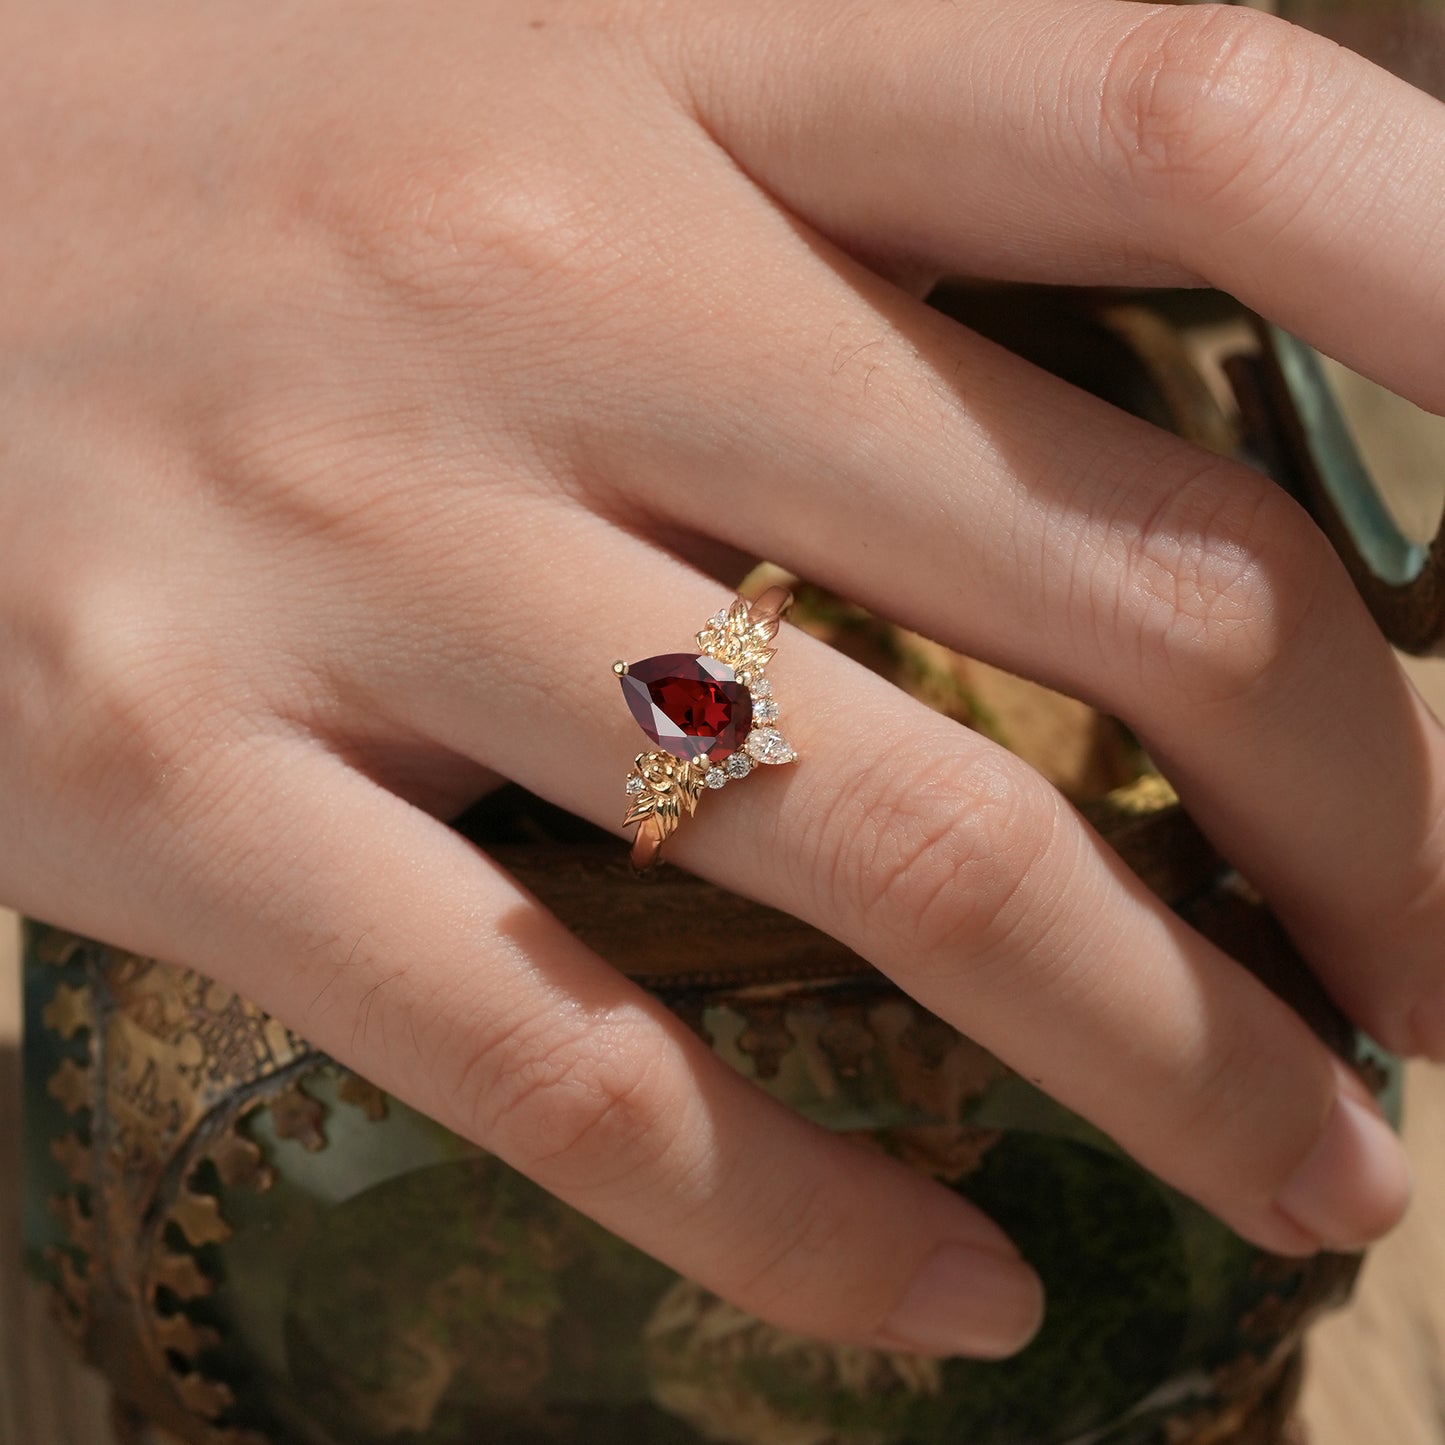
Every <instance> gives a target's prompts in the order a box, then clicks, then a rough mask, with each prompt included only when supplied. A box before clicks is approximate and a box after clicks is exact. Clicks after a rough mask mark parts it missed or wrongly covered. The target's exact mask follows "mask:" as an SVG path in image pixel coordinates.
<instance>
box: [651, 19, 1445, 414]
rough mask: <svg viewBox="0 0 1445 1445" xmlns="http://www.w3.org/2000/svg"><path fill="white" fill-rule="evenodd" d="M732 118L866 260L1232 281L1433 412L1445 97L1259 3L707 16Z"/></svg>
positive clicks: (1102, 278)
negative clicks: (1264, 9)
mask: <svg viewBox="0 0 1445 1445" xmlns="http://www.w3.org/2000/svg"><path fill="white" fill-rule="evenodd" d="M694 18H695V19H696V20H697V22H698V23H697V24H696V25H695V26H694V27H693V28H692V29H691V30H690V32H689V40H688V42H687V43H686V44H684V45H683V46H681V47H679V49H678V50H677V52H676V57H675V64H676V68H677V72H678V74H679V75H680V76H681V77H682V79H683V81H684V82H685V87H686V93H687V96H688V102H689V104H691V105H693V106H694V107H695V108H696V111H697V113H698V115H699V118H700V119H701V120H702V121H703V123H704V125H705V126H706V128H707V130H708V131H709V133H710V134H711V135H713V136H715V137H716V138H717V140H718V141H719V143H720V144H721V145H722V146H724V147H725V148H726V149H727V150H728V151H729V152H730V153H731V154H732V155H733V157H734V158H735V159H736V160H737V161H738V162H739V163H740V164H741V165H742V166H743V167H744V168H745V169H746V170H747V171H748V172H749V173H750V174H751V175H752V176H753V177H754V178H755V179H756V180H758V181H759V182H760V183H761V184H763V185H764V186H765V187H766V188H767V190H768V191H769V192H770V193H771V194H773V195H774V196H776V197H777V198H778V199H779V200H781V201H782V202H783V203H784V204H785V205H786V206H788V207H789V208H790V209H792V210H793V211H794V212H796V213H797V214H798V215H799V216H801V217H803V218H804V219H806V220H808V221H809V222H810V223H811V224H813V225H814V226H816V227H817V228H818V229H819V230H821V231H823V232H824V233H825V234H826V235H828V236H830V237H831V238H832V239H833V240H835V241H837V242H839V243H840V244H842V245H843V246H845V247H847V248H848V249H850V250H852V251H854V252H855V253H856V254H860V255H862V256H864V257H867V258H879V257H882V258H888V259H889V260H890V261H891V262H893V263H894V264H896V263H897V262H899V261H907V262H908V263H909V264H912V265H915V266H920V267H923V268H925V269H931V270H933V271H934V272H936V273H941V274H956V273H963V274H970V275H986V276H991V277H996V278H999V279H1008V280H1033V281H1051V282H1071V283H1078V284H1100V283H1111V284H1112V283H1132V284H1145V285H1155V284H1181V283H1190V282H1198V281H1200V280H1203V281H1207V282H1208V283H1210V284H1212V285H1214V286H1217V287H1219V288H1220V289H1222V290H1225V291H1229V292H1231V293H1232V294H1234V295H1236V296H1238V297H1239V298H1240V299H1241V300H1243V301H1244V302H1246V303H1247V304H1248V305H1250V306H1251V307H1253V308H1254V309H1256V310H1258V311H1260V312H1261V313H1263V314H1265V315H1268V316H1270V317H1271V318H1272V319H1274V320H1275V321H1277V322H1279V323H1280V324H1281V325H1283V326H1285V327H1287V328H1289V329H1290V330H1292V331H1293V332H1295V333H1296V334H1297V335H1299V336H1301V337H1303V338H1304V339H1306V340H1308V341H1309V342H1311V343H1312V344H1314V345H1316V346H1318V347H1319V348H1320V349H1321V350H1323V351H1326V352H1328V353H1329V354H1331V355H1333V356H1335V357H1337V358H1339V359H1340V360H1341V361H1343V362H1345V363H1346V364H1348V365H1350V366H1352V367H1354V368H1355V369H1357V370H1359V371H1362V372H1364V373H1365V374H1367V375H1369V376H1372V377H1374V378H1375V379H1376V380H1378V381H1380V382H1382V383H1383V384H1384V385H1386V386H1388V387H1390V388H1392V389H1393V390H1395V391H1398V392H1400V393H1401V394H1403V395H1406V396H1409V397H1410V398H1411V399H1412V400H1414V401H1416V402H1418V403H1419V404H1420V405H1422V406H1425V407H1428V408H1430V409H1431V410H1434V411H1441V410H1445V370H1442V368H1441V367H1440V366H1439V364H1438V363H1439V354H1440V342H1439V337H1440V334H1441V329H1442V324H1445V264H1442V256H1445V234H1442V231H1445V220H1442V213H1441V209H1440V204H1439V197H1440V196H1441V195H1442V194H1445V106H1442V105H1441V104H1440V103H1439V102H1438V101H1436V100H1435V99H1433V98H1432V97H1430V96H1428V95H1426V94H1425V93H1424V92H1422V91H1419V90H1416V89H1415V88H1414V87H1413V86H1411V85H1408V84H1407V83H1406V82H1404V81H1402V80H1399V79H1397V78H1395V77H1394V76H1392V75H1390V74H1389V73H1387V72H1386V71H1384V70H1381V69H1380V68H1378V67H1377V66H1375V65H1372V64H1371V63H1370V62H1368V61H1366V60H1364V59H1362V58H1361V57H1359V56H1357V55H1355V54H1354V53H1352V52H1350V51H1348V50H1345V49H1343V48H1342V47H1340V46H1339V45H1336V44H1335V43H1334V42H1333V41H1331V40H1327V39H1325V38H1323V37H1321V36H1318V35H1314V34H1312V33H1310V32H1308V31H1305V30H1302V29H1300V28H1299V27H1297V26H1294V25H1291V24H1289V23H1288V22H1286V21H1283V20H1278V19H1276V18H1275V17H1273V16H1270V15H1266V14H1263V13H1261V12H1259V11H1255V10H1250V9H1245V8H1240V7H1235V6H1226V5H1171V4H1164V5H1141V4H1137V3H1134V0H1084V3H1073V0H1040V3H1027V4H1019V5H1010V6H1008V7H1006V8H1005V9H1003V10H1000V9H999V7H998V6H996V5H991V4H985V3H981V0H961V3H957V4H951V5H937V4H933V3H930V0H900V3H897V4H891V5H889V6H888V7H887V8H886V10H883V11H877V10H875V9H873V8H872V7H869V6H867V5H866V4H865V3H862V0H849V3H844V4H835V3H832V0H827V3H824V0H805V3H801V4H796V5H788V6H777V5H758V6H752V5H750V4H749V3H747V0H743V3H735V4H732V5H728V6H726V7H722V8H721V9H720V10H717V9H709V10H708V11H706V12H703V13H702V14H699V15H697V16H696V17H694Z"/></svg>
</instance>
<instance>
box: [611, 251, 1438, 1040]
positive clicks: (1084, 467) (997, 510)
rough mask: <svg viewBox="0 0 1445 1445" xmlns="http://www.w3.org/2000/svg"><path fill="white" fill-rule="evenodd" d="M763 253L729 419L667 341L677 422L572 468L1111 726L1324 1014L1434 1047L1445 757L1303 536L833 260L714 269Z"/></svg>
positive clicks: (682, 353)
mask: <svg viewBox="0 0 1445 1445" xmlns="http://www.w3.org/2000/svg"><path fill="white" fill-rule="evenodd" d="M695 239H696V245H697V247H698V249H699V253H700V254H703V255H709V252H708V250H707V244H708V243H707V240H706V237H705V236H703V235H699V236H697V237H696V238H695ZM765 246H770V247H772V248H773V250H775V251H777V252H779V253H780V255H781V256H783V257H786V258H788V259H790V260H791V261H792V262H793V264H792V265H791V266H789V265H785V264H784V262H783V261H782V260H780V261H779V262H778V264H777V266H776V268H775V270H773V271H770V272H769V273H768V276H767V277H763V278H760V279H758V280H755V281H754V282H753V283H752V284H751V287H750V288H749V287H748V286H747V285H746V284H745V283H744V280H743V278H742V277H741V275H739V276H737V278H736V280H737V285H738V287H739V292H738V294H739V295H740V297H743V298H745V299H743V300H740V301H739V303H738V316H737V326H736V336H735V338H733V339H730V340H729V341H728V342H727V344H726V350H724V351H723V356H724V361H723V362H722V363H721V364H722V365H723V366H725V369H726V373H727V376H728V386H727V388H726V390H725V391H724V392H721V393H720V394H710V395H709V396H708V400H707V406H706V408H705V409H704V408H702V407H700V406H699V404H698V402H697V400H696V398H695V397H692V396H691V395H690V394H689V390H688V386H689V383H688V380H687V379H688V378H689V377H691V376H693V375H695V374H697V373H698V372H699V371H701V372H702V373H703V374H711V373H712V372H716V371H717V370H718V369H719V366H720V361H719V350H720V343H719V340H718V338H717V337H716V335H711V334H709V335H705V336H703V337H701V338H700V339H699V340H698V342H697V343H696V349H695V350H694V349H693V345H692V343H689V342H679V343H678V344H676V345H675V346H674V347H673V349H672V351H671V353H670V354H669V358H668V361H669V366H668V368H667V370H666V371H664V370H663V369H661V368H656V369H651V370H649V371H648V373H647V376H646V381H645V385H646V386H647V388H648V398H649V402H650V405H651V406H652V408H653V409H654V411H655V413H656V414H659V415H665V416H671V417H676V418H680V420H678V421H676V422H675V423H674V424H672V425H671V426H669V427H667V428H665V429H662V428H660V429H658V431H657V432H656V434H655V435H654V436H653V437H652V438H651V439H650V443H649V446H648V447H647V448H645V449H644V448H641V447H638V446H636V445H631V444H628V442H627V440H626V439H627V437H628V436H630V433H627V432H625V431H623V430H622V429H620V428H619V429H618V432H617V434H618V435H619V436H621V437H622V438H623V440H622V444H621V445H616V444H614V445H611V446H610V447H598V448H595V449H594V450H593V451H592V452H591V453H590V461H591V463H592V464H593V465H595V466H598V467H599V468H602V469H604V470H605V471H606V472H607V474H608V476H609V478H610V480H611V481H612V483H613V484H614V486H616V487H617V488H618V489H619V490H621V491H626V492H629V493H630V494H631V495H632V496H633V497H634V498H637V499H638V500H639V501H640V502H641V503H642V504H643V505H644V506H645V507H647V508H648V509H650V513H651V515H652V516H653V517H656V518H660V519H661V520H662V521H663V523H664V524H665V525H670V526H671V527H672V528H674V529H676V528H679V527H684V526H687V525H693V526H703V527H706V529H707V532H708V534H709V535H710V536H712V537H718V538H721V539H723V540H725V541H728V542H731V543H732V544H734V545H735V546H737V547H739V548H748V547H751V548H752V549H753V550H754V552H755V553H756V554H758V555H765V556H768V557H770V558H771V559H772V560H774V561H777V562H779V563H781V564H782V565H784V566H786V567H789V568H791V569H792V570H794V571H795V572H797V573H799V574H800V575H802V576H806V577H809V578H812V579H814V580H816V581H818V582H821V583H823V584H825V585H827V586H830V587H832V588H834V589H835V590H837V591H838V592H840V593H842V594H843V595H845V596H849V597H852V598H854V599H856V600H857V601H859V602H861V603H863V604H864V605H866V606H868V607H870V608H872V609H873V610H874V611H876V612H879V613H880V614H882V615H884V616H888V617H890V618H893V619H895V620H896V621H899V622H902V623H904V624H905V625H907V626H909V627H912V628H914V629H915V630H917V631H919V632H922V633H924V634H925V635H927V636H929V637H933V638H936V639H938V640H940V641H942V642H945V643H948V644H950V645H951V646H954V647H956V648H958V649H959V650H960V651H962V652H964V653H966V654H968V655H971V656H976V657H979V658H982V659H984V660H986V661H988V662H991V663H994V664H996V665H998V666H1001V667H1004V668H1006V669H1008V670H1010V671H1013V672H1016V673H1020V674H1023V675H1025V676H1029V677H1033V678H1036V679H1038V680H1039V681H1042V682H1045V683H1047V684H1049V685H1051V686H1053V687H1056V688H1058V689H1060V690H1062V691H1064V692H1066V693H1069V694H1072V695H1073V696H1076V697H1079V698H1082V699H1084V700H1085V701H1088V702H1090V703H1092V704H1093V705H1095V706H1096V707H1098V708H1100V709H1101V710H1103V711H1105V712H1108V713H1111V714H1114V715H1116V716H1119V717H1121V718H1123V719H1124V720H1125V721H1127V722H1128V723H1129V725H1130V726H1131V727H1132V728H1134V730H1135V731H1136V732H1137V733H1138V734H1139V735H1140V736H1141V737H1142V738H1143V740H1144V741H1145V743H1146V745H1147V746H1148V747H1149V749H1150V752H1151V753H1152V754H1153V756H1154V757H1155V759H1156V761H1157V762H1158V763H1159V765H1160V766H1161V768H1162V769H1163V770H1164V771H1165V772H1166V774H1167V775H1168V776H1169V778H1170V780H1171V782H1172V783H1173V784H1174V785H1175V786H1176V787H1177V788H1178V789H1179V791H1180V793H1181V795H1182V797H1183V798H1184V800H1185V802H1186V804H1187V805H1188V807H1189V808H1190V810H1191V812H1192V813H1193V815H1194V816H1195V817H1196V818H1197V819H1198V821H1199V822H1200V823H1201V825H1202V826H1203V827H1204V828H1205V830H1206V831H1207V832H1208V833H1209V835H1210V836H1211V838H1213V840H1214V841H1215V842H1216V844H1217V845H1218V846H1219V847H1220V849H1221V851H1223V852H1224V854H1225V855H1226V856H1227V857H1229V858H1230V860H1231V861H1232V862H1233V863H1235V864H1236V866H1238V867H1239V868H1240V869H1241V870H1242V871H1243V872H1244V873H1245V875H1246V876H1247V877H1248V878H1249V879H1250V880H1251V882H1253V883H1254V884H1255V885H1256V886H1257V887H1259V888H1260V889H1261V890H1262V891H1263V892H1264V893H1265V895H1266V897H1267V898H1268V899H1269V901H1270V903H1271V905H1272V906H1273V907H1274V909H1275V911H1276V912H1277V913H1278V914H1279V916H1280V917H1281V919H1282V921H1283V922H1284V923H1285V925H1286V927H1287V928H1288V929H1289V931H1290V933H1291V934H1292V936H1293V937H1294V939H1295V941H1296V943H1297V944H1298V945H1299V947H1300V948H1301V950H1302V951H1303V952H1304V954H1305V955H1306V957H1307V958H1308V959H1309V961H1310V962H1311V963H1312V965H1313V966H1314V967H1315V969H1316V970H1317V972H1318V973H1319V975H1320V977H1321V978H1322V979H1323V981H1324V982H1325V983H1326V985H1327V986H1328V987H1329V988H1330V990H1331V992H1332V993H1333V995H1334V996H1335V998H1336V999H1337V1000H1338V1001H1339V1002H1340V1004H1341V1006H1342V1007H1343V1008H1345V1009H1346V1010H1347V1011H1348V1012H1349V1013H1350V1014H1351V1015H1352V1016H1353V1017H1354V1018H1355V1019H1356V1020H1357V1021H1358V1022H1360V1023H1361V1024H1362V1025H1363V1026H1364V1027H1366V1028H1367V1029H1369V1031H1370V1032H1371V1033H1372V1034H1374V1036H1375V1037H1377V1038H1379V1039H1380V1040H1382V1041H1383V1042H1384V1043H1386V1044H1387V1045H1388V1046H1390V1047H1392V1048H1394V1049H1397V1050H1400V1051H1411V1050H1415V1049H1421V1050H1425V1051H1431V1050H1434V1049H1438V1048H1445V1038H1442V1037H1441V1036H1440V1035H1441V1032H1442V1030H1441V1029H1437V1028H1435V1027H1434V1025H1433V1023H1432V1018H1433V1015H1431V1014H1430V1013H1429V1009H1430V1008H1431V1007H1432V1006H1433V1005H1431V1004H1430V1003H1429V1002H1428V1001H1429V1000H1432V999H1434V998H1435V997H1436V996H1438V995H1439V994H1440V991H1441V989H1442V985H1445V979H1442V975H1441V960H1440V951H1439V939H1440V937H1441V936H1442V933H1445V822H1442V819H1445V734H1442V730H1441V728H1440V725H1439V724H1438V722H1437V721H1436V720H1435V719H1434V717H1433V716H1432V715H1431V713H1430V712H1429V710H1428V709H1427V708H1426V707H1425V706H1424V704H1423V703H1422V701H1421V699H1420V698H1419V696H1418V694H1417V693H1416V692H1415V690H1414V689H1413V688H1412V687H1411V686H1410V685H1409V682H1408V680H1407V679H1406V678H1405V676H1404V674H1403V672H1402V670H1401V668H1400V666H1399V663H1398V661H1397V659H1396V658H1395V656H1394V655H1393V653H1392V652H1391V650H1390V648H1389V647H1388V646H1387V644H1386V643H1385V641H1384V640H1383V638H1382V637H1381V636H1380V633H1379V630H1378V628H1377V627H1376V626H1375V625H1374V623H1373V621H1372V619H1371V618H1370V616H1369V614H1368V611H1367V610H1366V608H1365V606H1364V605H1363V603H1362V601H1361V599H1360V598H1359V596H1358V594H1357V593H1356V591H1355V589H1354V588H1353V586H1352V584H1351V583H1350V581H1349V578H1348V575H1347V573H1346V571H1345V569H1344V567H1343V565H1342V564H1341V563H1340V561H1339V560H1338V558H1337V557H1336V556H1335V555H1334V553H1333V552H1332V551H1331V550H1330V548H1329V547H1328V545H1327V544H1326V542H1325V540H1324V538H1323V536H1322V535H1321V534H1320V533H1319V531H1318V529H1317V528H1316V527H1315V526H1314V525H1313V523H1312V522H1311V521H1310V520H1309V518H1308V517H1307V516H1306V515H1305V514H1304V512H1303V511H1302V510H1301V509H1300V508H1299V507H1298V506H1297V505H1296V504H1295V503H1294V502H1293V501H1292V500H1291V499H1290V498H1289V497H1288V496H1287V495H1286V494H1285V493H1284V492H1283V491H1282V490H1281V489H1280V488H1279V487H1277V486H1276V485H1274V484H1273V483H1272V482H1270V481H1269V480H1268V479H1266V478H1263V477H1261V476H1259V475H1258V474H1257V473H1255V472H1254V471H1252V470H1250V469H1248V468H1246V467H1243V466H1240V465H1237V464H1235V463H1232V462H1229V461H1226V460H1224V459H1222V458H1220V457H1217V456H1215V455H1213V454H1211V453H1208V452H1206V451H1204V450H1203V449H1201V448H1199V447H1196V446H1193V445H1191V444H1188V443H1185V442H1183V441H1181V440H1180V439H1178V438H1176V437H1172V436H1169V435H1167V434H1166V433H1164V432H1162V431H1160V430H1158V429H1157V428H1154V427H1151V426H1148V425H1147V424H1145V423H1143V422H1141V421H1138V420H1136V419H1134V418H1131V417H1129V416H1126V415H1124V414H1123V413H1121V412H1119V411H1117V410H1116V409H1114V408H1112V407H1109V406H1106V405H1105V404H1103V403H1102V402H1100V401H1098V400H1096V399H1095V398H1093V397H1090V396H1088V395H1086V394H1084V393H1083V392H1080V391H1078V390H1077V389H1075V388H1073V387H1070V386H1068V385H1066V384H1065V383H1063V382H1061V381H1059V380H1057V379H1056V378H1054V377H1051V376H1049V375H1047V374H1045V373H1044V372H1042V371H1040V370H1038V369H1037V368H1035V367H1032V366H1030V365H1029V364H1027V363H1026V362H1023V361H1021V360H1019V359H1018V358H1017V357H1014V356H1012V355H1010V354H1008V353H1006V352H1004V351H1002V350H1001V349H999V348H998V347H996V346H993V345H991V344H989V343H988V342H986V341H984V340H982V339H981V338H979V337H977V336H975V335H973V334H972V333H970V332H968V331H967V330H965V329H964V328H962V327H960V326H958V325H956V324H954V323H953V322H952V321H950V320H948V319H947V318H945V317H942V316H940V315H939V314H937V313H936V312H934V311H932V310H930V309H929V308H927V307H924V306H921V305H918V304H917V303H915V302H913V301H911V300H909V299H908V298H906V297H902V296H900V295H899V293H898V292H897V291H896V290H895V289H894V288H892V287H890V286H888V285H886V284H884V283H882V282H880V281H878V280H877V279H876V278H874V277H872V276H870V275H869V274H868V272H867V271H866V270H864V268H863V267H861V266H860V265H858V264H856V263H853V262H850V261H848V260H847V259H846V258H842V257H837V256H834V257H833V258H832V261H833V264H832V266H831V267H824V266H819V265H818V264H817V258H816V256H815V255H814V254H813V253H812V252H810V251H809V249H808V246H807V244H806V241H804V240H802V239H800V238H798V237H796V236H789V235H786V234H779V233H778V229H777V228H773V229H772V230H770V229H769V227H768V224H767V223H766V222H763V223H760V224H759V226H758V227H757V236H756V239H755V240H754V241H753V242H752V243H751V244H750V245H749V246H740V245H738V244H737V243H734V249H735V250H741V251H748V250H750V249H752V248H754V247H756V248H757V249H759V250H761V249H763V248H764V247H765ZM711 259H715V261H716V264H715V266H714V267H713V268H712V269H711V270H710V272H709V276H710V283H711V284H721V283H719V281H718V277H719V276H720V275H721V276H722V277H730V276H731V275H732V273H731V272H730V271H729V270H728V267H729V265H730V264H731V263H730V262H729V259H728V257H726V256H716V257H713V258H711ZM685 302H686V298H685V297H683V298H679V297H676V296H673V297H670V298H669V300H668V302H667V304H668V305H670V306H675V307H681V306H682V305H684V304H685ZM780 335H781V336H786V337H787V338H788V345H787V346H786V347H779V346H778V344H777V341H776V338H777V337H778V336H780ZM737 338H742V339H741V340H739V339H737ZM689 418H690V419H691V424H690V425H688V424H686V421H687V419H689ZM679 478H686V479H687V480H686V485H683V486H680V485H679V483H678V479H679ZM699 498H709V499H718V500H717V501H716V503H715V504H713V505H709V506H708V507H707V508H706V509H705V511H702V510H700V509H699V507H698V502H697V499H699Z"/></svg>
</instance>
